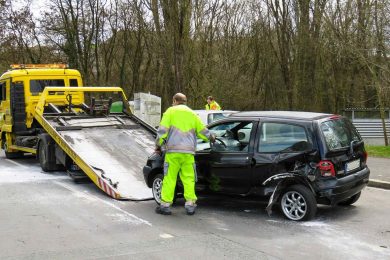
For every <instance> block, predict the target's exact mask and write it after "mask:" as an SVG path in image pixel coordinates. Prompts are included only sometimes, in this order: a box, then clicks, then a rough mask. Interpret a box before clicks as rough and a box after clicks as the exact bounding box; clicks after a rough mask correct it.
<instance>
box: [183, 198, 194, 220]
mask: <svg viewBox="0 0 390 260" xmlns="http://www.w3.org/2000/svg"><path fill="white" fill-rule="evenodd" d="M184 208H185V209H186V213H187V215H190V216H191V215H194V214H195V209H196V204H195V202H193V201H187V202H186V204H185V205H184Z"/></svg>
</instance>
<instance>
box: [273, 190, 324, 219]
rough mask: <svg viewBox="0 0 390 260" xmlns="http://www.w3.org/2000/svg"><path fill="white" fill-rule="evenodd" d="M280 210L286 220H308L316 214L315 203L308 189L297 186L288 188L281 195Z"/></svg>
mask: <svg viewBox="0 0 390 260" xmlns="http://www.w3.org/2000/svg"><path fill="white" fill-rule="evenodd" d="M280 208H281V210H282V212H283V214H284V215H285V216H286V217H287V218H288V219H291V220H294V221H301V220H310V219H312V218H313V217H314V216H315V214H316V211H317V203H316V199H315V197H314V194H313V193H312V192H311V191H310V189H308V188H307V187H305V186H303V185H299V184H297V185H292V186H290V187H288V188H287V189H286V190H285V191H284V192H283V193H282V196H281V200H280Z"/></svg>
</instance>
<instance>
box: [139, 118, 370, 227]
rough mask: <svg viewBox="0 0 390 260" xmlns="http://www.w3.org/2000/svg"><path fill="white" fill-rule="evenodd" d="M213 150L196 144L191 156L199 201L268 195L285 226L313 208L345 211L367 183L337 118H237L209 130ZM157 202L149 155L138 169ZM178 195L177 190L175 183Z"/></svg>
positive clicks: (357, 143)
mask: <svg viewBox="0 0 390 260" xmlns="http://www.w3.org/2000/svg"><path fill="white" fill-rule="evenodd" d="M208 128H209V130H210V131H211V132H212V133H214V134H215V135H216V136H217V138H216V142H215V143H214V144H210V143H206V142H203V141H201V140H199V141H198V145H197V152H196V155H195V160H196V166H197V168H196V170H197V184H196V190H197V193H198V194H199V195H201V194H206V195H207V194H210V193H221V194H234V195H242V196H247V195H256V196H262V197H269V203H268V206H267V208H266V209H267V211H268V212H269V213H270V212H271V210H272V209H273V207H274V205H278V206H279V208H280V210H281V211H282V212H283V214H284V215H285V216H286V217H287V218H288V219H290V220H295V221H300V220H310V219H312V218H313V217H314V216H315V214H316V210H317V204H326V205H337V204H343V205H351V204H353V203H355V202H356V201H357V200H358V199H359V197H360V194H361V191H362V189H363V188H364V187H365V186H366V185H367V183H368V180H369V175H370V170H369V168H368V167H367V165H366V161H367V153H366V151H365V148H364V142H363V140H362V138H361V136H360V135H359V133H358V131H357V130H356V128H355V127H354V126H353V125H352V123H351V122H350V121H349V120H348V119H347V118H345V117H342V116H339V115H331V114H323V113H311V112H291V111H263V112H239V113H235V114H232V115H231V116H230V117H228V118H225V119H223V120H220V121H217V122H214V123H212V124H210V125H209V126H208ZM143 173H144V177H145V182H146V184H147V185H148V186H149V187H150V188H152V190H153V196H154V198H155V200H156V202H157V203H159V202H160V200H161V198H160V193H161V187H162V180H163V157H162V156H160V155H158V154H153V155H151V156H150V157H149V158H148V161H147V165H146V166H145V167H144V170H143ZM176 192H177V193H181V192H182V185H181V183H180V181H178V184H177V188H176Z"/></svg>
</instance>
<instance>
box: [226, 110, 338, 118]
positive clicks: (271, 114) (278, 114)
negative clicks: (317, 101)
mask: <svg viewBox="0 0 390 260" xmlns="http://www.w3.org/2000/svg"><path fill="white" fill-rule="evenodd" d="M330 116H334V115H333V114H326V113H316V112H303V111H246V112H238V113H234V114H232V115H230V117H229V118H261V117H268V118H283V119H298V120H317V119H321V118H326V117H330Z"/></svg>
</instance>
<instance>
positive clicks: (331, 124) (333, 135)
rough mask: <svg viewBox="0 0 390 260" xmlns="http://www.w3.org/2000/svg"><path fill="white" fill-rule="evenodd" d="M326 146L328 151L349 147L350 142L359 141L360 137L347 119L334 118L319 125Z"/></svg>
mask: <svg viewBox="0 0 390 260" xmlns="http://www.w3.org/2000/svg"><path fill="white" fill-rule="evenodd" d="M321 131H322V133H323V134H324V137H325V142H326V145H327V146H328V148H329V149H330V150H337V149H340V148H345V147H349V146H350V145H351V142H352V141H361V137H360V135H359V133H358V131H357V130H356V128H355V127H354V126H353V124H352V123H351V121H349V120H348V119H347V118H342V117H340V118H336V119H331V120H328V121H325V122H322V123H321Z"/></svg>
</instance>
